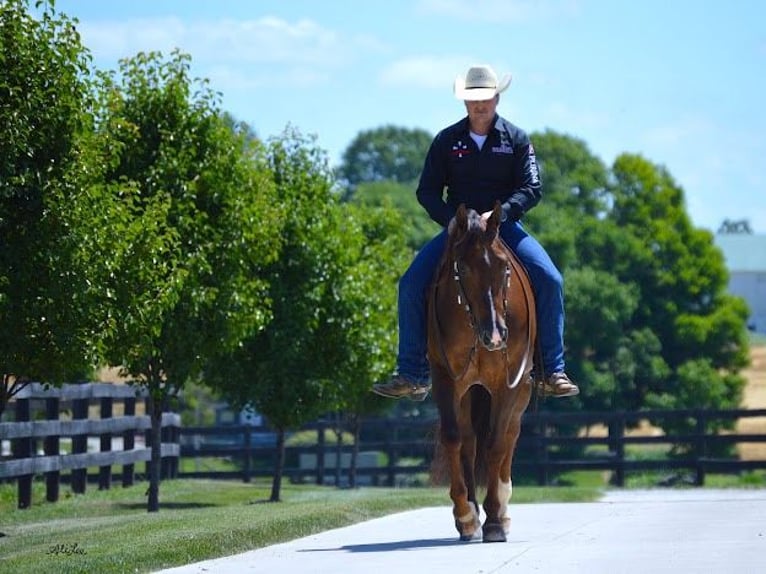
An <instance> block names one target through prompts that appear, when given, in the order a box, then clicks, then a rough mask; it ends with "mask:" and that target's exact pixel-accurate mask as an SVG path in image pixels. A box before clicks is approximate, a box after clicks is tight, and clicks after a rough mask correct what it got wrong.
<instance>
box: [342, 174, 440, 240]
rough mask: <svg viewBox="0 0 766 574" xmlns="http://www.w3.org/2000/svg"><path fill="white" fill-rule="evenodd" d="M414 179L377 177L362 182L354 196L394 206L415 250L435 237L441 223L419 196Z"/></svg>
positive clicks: (365, 203)
mask: <svg viewBox="0 0 766 574" xmlns="http://www.w3.org/2000/svg"><path fill="white" fill-rule="evenodd" d="M415 187H416V184H414V183H397V182H395V181H390V180H385V181H375V182H370V183H361V184H359V187H357V189H356V192H355V193H354V195H353V198H352V199H351V202H352V203H355V204H358V205H360V206H364V207H368V208H370V207H392V208H393V209H395V210H396V211H397V212H398V214H399V227H400V228H401V232H402V233H404V235H405V238H406V241H407V245H408V246H409V247H410V249H411V250H412V251H413V252H414V251H417V250H418V249H420V248H421V247H422V246H423V245H424V244H425V243H426V242H427V241H429V240H430V239H431V238H432V237H434V236H435V235H436V234H437V233H439V231H441V226H440V225H439V224H438V223H436V222H434V221H433V220H432V219H431V218H430V217H429V216H428V213H426V210H425V209H423V206H421V205H420V203H419V202H418V199H417V197H416V196H415Z"/></svg>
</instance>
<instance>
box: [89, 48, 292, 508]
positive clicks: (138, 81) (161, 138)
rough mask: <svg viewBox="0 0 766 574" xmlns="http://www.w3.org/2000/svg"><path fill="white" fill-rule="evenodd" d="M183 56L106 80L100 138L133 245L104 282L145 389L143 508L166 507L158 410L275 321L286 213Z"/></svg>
mask: <svg viewBox="0 0 766 574" xmlns="http://www.w3.org/2000/svg"><path fill="white" fill-rule="evenodd" d="M189 63H190V59H189V57H188V56H187V55H185V54H182V53H180V52H178V51H175V52H173V54H172V55H171V57H170V58H168V59H165V58H163V57H162V55H161V54H158V53H149V54H144V53H142V54H138V55H137V56H135V57H134V58H130V59H126V60H123V61H121V63H120V73H119V76H118V75H117V74H115V73H114V72H112V73H109V74H104V75H102V87H101V94H102V96H101V100H100V102H101V106H100V114H101V115H100V117H99V126H100V138H101V142H102V145H103V146H104V148H105V149H107V150H109V151H110V153H111V161H110V164H109V169H108V172H107V186H108V189H110V190H111V191H112V193H114V194H116V195H118V196H119V197H120V198H121V200H122V204H123V206H124V209H125V213H124V217H121V218H118V219H117V220H116V221H113V222H112V224H111V227H110V230H111V232H112V233H113V234H115V235H118V234H119V235H121V236H123V237H125V238H127V241H126V242H125V244H124V247H123V248H120V249H115V250H114V252H113V253H112V257H111V262H112V263H111V266H112V267H111V269H110V270H109V272H108V274H107V275H106V276H105V277H104V278H103V280H104V284H105V285H106V286H107V288H106V289H105V296H106V297H108V298H109V301H110V303H111V308H112V309H113V310H114V315H113V316H112V317H111V318H110V320H111V322H112V324H113V326H114V332H113V336H111V337H110V338H109V340H108V344H107V348H106V354H107V357H108V359H109V362H110V364H113V365H118V366H121V367H122V369H123V371H124V374H126V375H129V376H131V377H133V378H134V380H135V384H137V385H141V386H143V387H145V388H146V389H148V393H149V399H150V400H149V405H150V408H149V411H150V415H151V420H152V445H151V446H152V464H151V474H150V487H149V499H148V510H149V511H156V510H158V509H159V469H160V464H159V462H160V456H161V451H160V427H161V416H162V408H163V406H165V405H166V404H167V402H168V400H169V399H170V398H171V397H173V396H174V395H175V394H176V393H177V392H178V390H179V389H181V388H182V387H183V385H184V384H185V383H186V382H187V381H188V380H191V379H196V378H197V377H198V376H199V374H200V372H201V368H202V365H203V363H204V361H205V357H206V355H207V354H209V353H214V352H219V353H220V352H223V351H224V350H227V349H230V348H233V347H235V346H236V345H237V344H238V343H239V341H240V340H241V339H242V338H243V337H244V336H245V334H247V333H252V332H254V331H258V330H259V329H262V328H263V327H264V325H265V324H266V323H267V322H268V320H269V317H270V309H269V299H268V297H267V288H268V284H267V283H266V282H265V281H263V280H262V279H261V276H262V275H261V270H262V268H263V266H264V265H266V264H268V263H270V262H271V261H273V260H274V258H275V257H276V255H277V252H278V247H279V244H280V239H279V238H280V233H279V231H280V224H279V222H280V220H281V216H282V212H281V209H280V208H279V207H278V205H279V204H278V202H277V201H276V198H275V196H274V188H273V185H272V183H271V180H270V178H269V177H268V171H267V169H266V163H265V162H266V158H265V155H264V152H263V150H262V148H261V147H260V146H259V144H258V143H257V142H255V141H248V139H247V137H246V134H245V133H237V131H236V130H233V129H232V126H231V122H227V119H226V118H225V117H224V116H223V115H222V114H221V113H220V111H219V108H218V98H217V96H216V94H214V93H213V92H212V90H211V89H210V88H209V87H208V85H207V83H206V82H204V81H199V80H196V81H195V80H192V79H191V78H190V77H189Z"/></svg>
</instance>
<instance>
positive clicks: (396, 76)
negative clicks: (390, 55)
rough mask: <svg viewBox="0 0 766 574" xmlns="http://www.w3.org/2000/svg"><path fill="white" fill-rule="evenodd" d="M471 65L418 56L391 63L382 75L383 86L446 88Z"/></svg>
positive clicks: (456, 59) (461, 61) (464, 62)
mask: <svg viewBox="0 0 766 574" xmlns="http://www.w3.org/2000/svg"><path fill="white" fill-rule="evenodd" d="M469 65H470V64H469V63H467V61H466V60H465V59H464V58H435V57H431V56H416V57H412V58H406V59H403V60H397V61H394V62H391V63H390V64H389V65H388V66H386V67H385V68H384V69H383V70H382V71H381V73H380V76H379V80H380V82H381V83H382V84H383V85H386V86H394V87H405V88H406V87H410V88H444V87H445V85H447V86H449V85H450V82H451V80H452V79H453V78H454V77H455V76H456V75H457V74H458V73H460V72H462V71H463V70H465V69H466V68H467V67H468V66H469Z"/></svg>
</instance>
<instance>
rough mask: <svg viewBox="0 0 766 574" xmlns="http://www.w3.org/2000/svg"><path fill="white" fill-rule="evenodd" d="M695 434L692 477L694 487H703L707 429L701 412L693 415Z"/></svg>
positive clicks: (703, 414)
mask: <svg viewBox="0 0 766 574" xmlns="http://www.w3.org/2000/svg"><path fill="white" fill-rule="evenodd" d="M695 419H696V421H697V424H696V433H697V439H696V440H695V441H694V462H695V467H696V468H695V470H696V474H695V477H694V485H695V486H704V485H705V460H704V459H705V457H706V456H707V440H706V439H705V432H706V428H707V420H706V418H705V413H704V412H703V411H697V412H696V413H695Z"/></svg>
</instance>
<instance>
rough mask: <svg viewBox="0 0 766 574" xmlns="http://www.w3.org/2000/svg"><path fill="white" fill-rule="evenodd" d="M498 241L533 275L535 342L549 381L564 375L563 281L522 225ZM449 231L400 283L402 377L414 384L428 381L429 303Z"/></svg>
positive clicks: (510, 226)
mask: <svg viewBox="0 0 766 574" xmlns="http://www.w3.org/2000/svg"><path fill="white" fill-rule="evenodd" d="M500 236H501V237H502V238H503V240H504V241H505V242H506V243H507V244H508V246H509V247H510V248H511V249H513V251H514V252H515V253H516V255H518V257H519V259H520V260H521V262H522V263H523V264H524V266H525V267H526V269H527V272H528V273H529V278H530V280H531V282H532V289H533V290H534V293H535V302H536V306H537V336H538V337H539V339H540V346H541V347H542V354H543V371H544V375H545V376H546V377H547V376H548V375H550V374H552V373H556V372H559V371H563V370H564V295H563V287H564V281H563V278H562V277H561V273H560V272H559V270H558V269H557V268H556V265H555V264H554V263H553V261H552V260H551V258H550V257H549V256H548V253H547V252H546V251H545V249H543V246H542V245H540V243H538V241H537V240H536V239H535V238H534V237H532V236H531V235H529V234H528V233H527V232H526V231H524V228H523V227H522V225H521V224H520V223H518V222H513V221H506V222H505V223H503V224H502V225H501V226H500ZM446 241H447V230H446V229H445V230H444V231H442V232H441V233H439V235H437V236H436V237H434V238H433V239H431V241H429V242H428V243H426V244H425V245H424V246H423V248H422V249H421V250H420V251H418V253H417V255H416V256H415V258H414V259H413V260H412V263H411V264H410V266H409V268H408V269H407V271H405V273H404V275H402V277H401V279H400V280H399V356H398V358H397V370H398V373H399V374H400V375H402V376H404V377H406V378H408V379H411V380H413V381H416V382H422V381H425V380H427V379H428V378H429V368H428V360H427V358H426V353H427V348H428V339H427V336H428V335H427V333H428V331H427V329H428V323H427V322H426V301H427V298H428V295H429V288H430V286H431V282H432V280H433V278H434V274H435V273H436V270H437V267H438V266H439V261H440V260H441V256H442V254H443V253H444V249H445V244H446Z"/></svg>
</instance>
